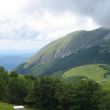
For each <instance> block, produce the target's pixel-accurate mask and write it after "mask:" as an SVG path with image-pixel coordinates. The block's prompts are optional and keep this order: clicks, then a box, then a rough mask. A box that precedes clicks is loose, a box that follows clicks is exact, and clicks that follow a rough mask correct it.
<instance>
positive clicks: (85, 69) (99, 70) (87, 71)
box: [62, 64, 107, 81]
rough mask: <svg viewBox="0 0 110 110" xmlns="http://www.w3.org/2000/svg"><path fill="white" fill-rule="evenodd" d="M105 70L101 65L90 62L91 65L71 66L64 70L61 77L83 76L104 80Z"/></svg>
mask: <svg viewBox="0 0 110 110" xmlns="http://www.w3.org/2000/svg"><path fill="white" fill-rule="evenodd" d="M106 72H107V71H106V70H104V68H103V67H101V66H100V65H98V64H91V65H84V66H79V67H76V68H72V69H70V70H68V71H66V72H65V73H64V74H63V75H62V77H63V78H70V77H73V76H84V77H87V78H89V79H92V80H95V81H103V80H105V78H104V74H106Z"/></svg>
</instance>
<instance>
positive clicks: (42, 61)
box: [15, 28, 110, 75]
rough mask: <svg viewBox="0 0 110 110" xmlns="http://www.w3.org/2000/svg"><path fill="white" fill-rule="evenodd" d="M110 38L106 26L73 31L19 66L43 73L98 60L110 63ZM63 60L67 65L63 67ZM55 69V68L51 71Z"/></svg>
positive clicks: (33, 72) (22, 71) (25, 69)
mask: <svg viewBox="0 0 110 110" xmlns="http://www.w3.org/2000/svg"><path fill="white" fill-rule="evenodd" d="M108 39H110V30H109V29H105V28H98V29H95V30H92V31H84V30H81V31H76V32H72V33H69V34H67V35H66V36H64V37H63V38H60V39H57V40H55V41H53V42H52V43H50V44H48V45H47V46H45V47H44V48H42V49H41V50H40V51H39V52H38V53H37V54H35V55H34V56H33V57H32V58H30V59H29V60H28V61H27V62H25V63H24V64H22V65H20V66H18V67H17V68H16V69H15V70H16V71H17V72H19V73H23V74H28V73H32V74H34V75H42V74H51V73H54V72H57V71H61V70H66V69H70V68H72V67H74V66H79V65H82V64H87V63H94V62H96V61H95V60H97V62H98V63H109V62H107V61H108V59H109V55H110V48H109V45H110V43H109V41H110V40H108ZM92 54H93V55H92ZM104 58H107V60H106V59H104ZM79 59H80V60H81V61H79ZM102 60H103V61H105V62H103V61H102ZM72 61H73V62H72ZM81 62H82V63H81ZM62 64H64V65H65V66H64V67H63V66H62ZM66 66H67V67H66ZM60 67H61V69H60ZM55 68H56V69H55ZM52 69H53V71H50V70H52Z"/></svg>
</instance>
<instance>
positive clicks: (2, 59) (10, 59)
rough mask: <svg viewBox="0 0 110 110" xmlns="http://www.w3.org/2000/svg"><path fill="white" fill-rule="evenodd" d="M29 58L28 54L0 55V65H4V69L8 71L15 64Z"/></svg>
mask: <svg viewBox="0 0 110 110" xmlns="http://www.w3.org/2000/svg"><path fill="white" fill-rule="evenodd" d="M28 58H29V56H28V55H24V56H22V55H21V56H17V55H16V56H15V55H11V56H10V55H9V56H8V55H1V56H0V66H3V67H5V69H6V70H8V71H10V70H12V69H14V68H15V67H16V66H18V65H20V64H21V63H23V62H25V61H26V60H27V59H28Z"/></svg>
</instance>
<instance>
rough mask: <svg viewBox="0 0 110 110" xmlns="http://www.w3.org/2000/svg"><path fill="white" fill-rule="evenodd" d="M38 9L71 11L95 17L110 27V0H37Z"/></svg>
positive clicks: (98, 21)
mask: <svg viewBox="0 0 110 110" xmlns="http://www.w3.org/2000/svg"><path fill="white" fill-rule="evenodd" d="M34 7H35V8H37V10H38V9H39V10H40V9H46V10H49V11H54V12H60V13H62V11H71V12H74V13H77V14H80V15H81V16H88V17H91V18H93V20H94V21H95V22H97V23H98V24H99V25H101V26H104V27H110V0H45V1H44V0H37V3H36V4H35V5H34Z"/></svg>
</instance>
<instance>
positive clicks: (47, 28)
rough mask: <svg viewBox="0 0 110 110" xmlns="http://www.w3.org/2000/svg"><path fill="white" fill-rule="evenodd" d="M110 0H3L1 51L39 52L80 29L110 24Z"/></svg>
mask: <svg viewBox="0 0 110 110" xmlns="http://www.w3.org/2000/svg"><path fill="white" fill-rule="evenodd" d="M109 10H110V1H109V0H45V1H44V0H0V52H6V51H7V52H37V51H38V50H39V49H40V48H42V47H43V46H45V45H46V44H48V43H50V42H52V41H54V40H56V39H58V38H60V37H63V36H65V35H66V34H67V33H70V32H73V31H77V30H93V29H96V28H99V27H105V28H109V27H110V21H109V19H110V13H109Z"/></svg>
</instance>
